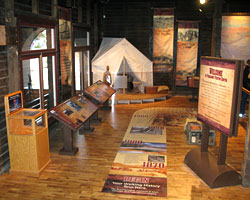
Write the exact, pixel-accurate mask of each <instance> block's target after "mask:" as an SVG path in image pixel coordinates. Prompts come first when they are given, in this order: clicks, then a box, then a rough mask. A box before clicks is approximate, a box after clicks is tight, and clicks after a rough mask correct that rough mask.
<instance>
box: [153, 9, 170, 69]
mask: <svg viewBox="0 0 250 200" xmlns="http://www.w3.org/2000/svg"><path fill="white" fill-rule="evenodd" d="M153 26H154V30H153V70H154V72H167V73H171V72H172V70H173V46H174V10H173V9H155V10H154V20H153Z"/></svg>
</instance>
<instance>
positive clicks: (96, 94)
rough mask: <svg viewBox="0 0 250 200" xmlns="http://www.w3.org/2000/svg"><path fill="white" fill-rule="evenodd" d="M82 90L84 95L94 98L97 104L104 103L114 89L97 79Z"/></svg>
mask: <svg viewBox="0 0 250 200" xmlns="http://www.w3.org/2000/svg"><path fill="white" fill-rule="evenodd" d="M83 92H84V94H85V95H86V96H88V97H90V98H92V99H94V100H95V101H97V102H98V103H99V104H104V103H105V102H106V101H107V100H108V99H109V98H110V97H111V96H112V95H113V94H114V93H115V92H116V91H115V90H114V89H113V88H112V87H109V86H108V85H107V84H105V83H103V82H102V81H100V80H99V81H97V82H95V83H94V84H93V85H91V86H89V87H87V88H86V89H85V90H84V91H83Z"/></svg>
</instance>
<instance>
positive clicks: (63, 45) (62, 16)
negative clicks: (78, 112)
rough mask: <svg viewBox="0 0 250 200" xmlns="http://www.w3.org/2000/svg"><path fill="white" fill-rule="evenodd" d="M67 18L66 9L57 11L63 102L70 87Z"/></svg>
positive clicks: (69, 35) (70, 60)
mask: <svg viewBox="0 0 250 200" xmlns="http://www.w3.org/2000/svg"><path fill="white" fill-rule="evenodd" d="M68 16H70V15H69V11H68V10H67V9H63V8H60V9H59V44H60V66H61V70H60V73H61V85H62V97H63V100H66V99H68V98H69V97H70V96H71V86H72V42H71V34H72V33H71V22H70V18H69V17H68Z"/></svg>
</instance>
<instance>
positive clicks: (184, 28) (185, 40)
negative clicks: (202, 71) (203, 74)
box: [176, 21, 199, 86]
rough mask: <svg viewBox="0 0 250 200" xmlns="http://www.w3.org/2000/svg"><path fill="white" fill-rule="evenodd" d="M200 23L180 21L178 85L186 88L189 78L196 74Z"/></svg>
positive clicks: (177, 67) (177, 63) (177, 66)
mask: <svg viewBox="0 0 250 200" xmlns="http://www.w3.org/2000/svg"><path fill="white" fill-rule="evenodd" d="M198 36H199V22H194V21H179V23H178V40H177V61H176V85H179V86H186V85H187V76H194V75H195V74H196V67H197V56H198Z"/></svg>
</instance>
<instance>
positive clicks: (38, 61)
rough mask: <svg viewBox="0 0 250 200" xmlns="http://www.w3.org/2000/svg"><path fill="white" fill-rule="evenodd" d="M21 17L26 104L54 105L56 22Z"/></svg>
mask: <svg viewBox="0 0 250 200" xmlns="http://www.w3.org/2000/svg"><path fill="white" fill-rule="evenodd" d="M34 22H36V23H33V24H29V20H28V18H27V17H20V19H19V30H20V31H19V38H20V42H19V44H20V47H19V49H20V66H21V72H22V73H21V75H22V76H21V89H22V90H23V98H24V103H25V104H26V105H25V106H26V107H32V108H47V109H49V108H52V107H54V106H56V104H57V101H58V100H57V96H58V95H57V93H58V92H57V90H58V89H57V78H56V77H57V70H56V63H57V61H56V58H57V50H56V39H55V38H56V36H55V32H56V31H55V30H56V22H53V21H52V22H51V21H47V20H46V21H43V20H39V19H34Z"/></svg>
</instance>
